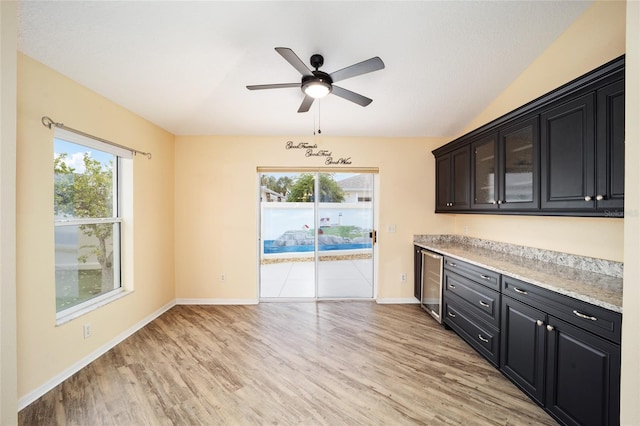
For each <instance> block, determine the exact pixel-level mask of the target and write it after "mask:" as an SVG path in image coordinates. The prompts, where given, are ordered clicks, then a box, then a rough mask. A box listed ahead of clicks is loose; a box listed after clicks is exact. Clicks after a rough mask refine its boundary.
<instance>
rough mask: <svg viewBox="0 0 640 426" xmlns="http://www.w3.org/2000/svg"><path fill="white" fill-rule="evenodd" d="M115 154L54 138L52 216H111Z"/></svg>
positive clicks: (56, 217) (112, 214)
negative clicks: (53, 214)
mask: <svg viewBox="0 0 640 426" xmlns="http://www.w3.org/2000/svg"><path fill="white" fill-rule="evenodd" d="M114 164H116V156H115V155H113V154H109V153H106V152H103V151H99V150H97V149H93V148H88V147H85V146H82V145H77V144H74V143H71V142H67V141H63V140H61V139H54V158H53V165H54V213H55V219H56V220H59V219H63V218H64V219H69V218H104V217H114V216H115V214H114V211H115V210H114V197H113V194H114V183H115V181H114V178H113V177H114Z"/></svg>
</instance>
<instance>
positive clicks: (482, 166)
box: [471, 133, 499, 209]
mask: <svg viewBox="0 0 640 426" xmlns="http://www.w3.org/2000/svg"><path fill="white" fill-rule="evenodd" d="M497 152H498V134H497V133H492V134H490V135H488V136H484V137H481V138H480V139H478V140H477V141H476V142H474V143H473V144H472V146H471V154H472V165H473V175H472V176H473V184H472V190H473V194H472V197H471V205H472V207H473V208H480V209H490V208H496V207H497V204H496V203H497V199H498V197H497V195H498V191H499V186H498V176H497V172H498V155H497Z"/></svg>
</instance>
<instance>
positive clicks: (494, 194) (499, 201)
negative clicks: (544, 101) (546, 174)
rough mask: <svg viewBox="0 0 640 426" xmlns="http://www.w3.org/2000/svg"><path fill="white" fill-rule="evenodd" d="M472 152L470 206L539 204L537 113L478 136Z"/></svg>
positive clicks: (494, 207) (517, 207) (509, 207)
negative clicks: (496, 130)
mask: <svg viewBox="0 0 640 426" xmlns="http://www.w3.org/2000/svg"><path fill="white" fill-rule="evenodd" d="M471 153H472V161H471V168H472V172H471V179H472V184H471V190H472V196H471V208H472V209H485V210H497V209H500V210H521V209H529V210H537V209H538V208H539V202H538V199H539V193H540V192H539V184H538V182H539V179H538V157H539V154H538V153H539V137H538V117H537V116H534V117H530V118H525V119H523V120H519V121H517V122H515V123H513V124H510V125H507V126H504V127H502V128H500V129H499V132H496V133H491V134H489V135H486V136H484V137H482V138H479V139H478V140H477V141H475V142H472V143H471Z"/></svg>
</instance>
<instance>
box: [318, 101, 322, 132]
mask: <svg viewBox="0 0 640 426" xmlns="http://www.w3.org/2000/svg"><path fill="white" fill-rule="evenodd" d="M320 103H321V102H320V99H318V134H321V133H322V130H320Z"/></svg>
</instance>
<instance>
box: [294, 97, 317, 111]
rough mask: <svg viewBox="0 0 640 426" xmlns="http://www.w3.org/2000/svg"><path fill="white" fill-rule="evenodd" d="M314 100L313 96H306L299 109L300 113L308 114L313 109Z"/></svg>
mask: <svg viewBox="0 0 640 426" xmlns="http://www.w3.org/2000/svg"><path fill="white" fill-rule="evenodd" d="M313 100H314V99H313V98H312V97H311V96H307V95H305V97H304V99H303V100H302V103H301V104H300V108H298V112H307V111H309V108H311V104H312V103H313Z"/></svg>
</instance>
